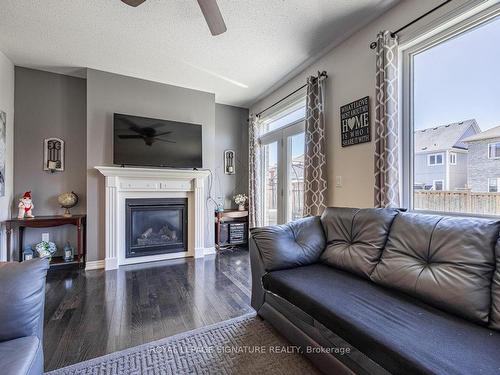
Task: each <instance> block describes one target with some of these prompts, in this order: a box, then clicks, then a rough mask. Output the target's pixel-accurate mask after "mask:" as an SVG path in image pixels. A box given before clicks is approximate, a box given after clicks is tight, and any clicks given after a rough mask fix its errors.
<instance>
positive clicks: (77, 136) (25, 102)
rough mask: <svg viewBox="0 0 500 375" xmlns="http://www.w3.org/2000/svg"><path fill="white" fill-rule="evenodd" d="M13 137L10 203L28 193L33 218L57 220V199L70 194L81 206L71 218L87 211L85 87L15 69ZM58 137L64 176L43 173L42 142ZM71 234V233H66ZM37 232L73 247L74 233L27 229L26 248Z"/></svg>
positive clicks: (56, 76)
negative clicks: (69, 243)
mask: <svg viewBox="0 0 500 375" xmlns="http://www.w3.org/2000/svg"><path fill="white" fill-rule="evenodd" d="M15 111H16V118H15V132H14V168H15V174H14V201H13V207H12V208H13V212H12V214H13V215H17V199H18V198H19V196H20V195H22V194H23V193H24V192H25V191H26V190H31V191H32V195H33V202H34V204H35V209H34V214H35V215H38V216H41V215H55V214H61V213H62V212H63V210H61V208H60V206H59V205H58V203H57V196H58V195H59V194H60V193H62V192H66V191H74V192H75V193H76V194H78V196H79V197H80V203H79V204H78V206H76V207H75V208H73V210H72V211H73V212H74V213H84V212H85V211H86V175H85V167H86V164H85V160H86V84H85V80H84V79H81V78H74V77H69V76H65V75H60V74H54V73H48V72H42V71H39V70H33V69H26V68H20V67H16V69H15ZM48 137H58V138H61V139H63V140H64V141H65V170H64V172H56V173H53V174H51V173H49V172H47V171H44V170H43V140H44V139H45V138H48ZM68 229H70V230H68ZM42 232H50V233H51V239H52V240H54V242H56V244H57V245H59V246H62V245H64V242H65V241H66V240H70V241H71V242H72V244H73V245H76V243H75V241H76V236H75V235H74V227H68V228H66V227H61V228H54V229H49V230H38V229H29V230H27V232H26V243H35V242H38V241H39V240H41V233H42Z"/></svg>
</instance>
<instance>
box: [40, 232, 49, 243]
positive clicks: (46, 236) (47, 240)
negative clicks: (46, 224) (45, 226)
mask: <svg viewBox="0 0 500 375" xmlns="http://www.w3.org/2000/svg"><path fill="white" fill-rule="evenodd" d="M49 240H50V233H42V241H45V242H49Z"/></svg>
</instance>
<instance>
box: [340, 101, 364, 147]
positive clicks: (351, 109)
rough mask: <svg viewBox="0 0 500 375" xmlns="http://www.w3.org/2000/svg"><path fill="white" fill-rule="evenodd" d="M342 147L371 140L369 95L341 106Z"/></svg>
mask: <svg viewBox="0 0 500 375" xmlns="http://www.w3.org/2000/svg"><path fill="white" fill-rule="evenodd" d="M340 127H341V129H340V133H341V137H342V138H341V139H342V147H347V146H352V145H357V144H358V143H365V142H370V141H371V131H370V105H369V100H368V96H367V97H365V98H363V99H359V100H356V101H354V102H352V103H349V104H346V105H343V106H342V107H340Z"/></svg>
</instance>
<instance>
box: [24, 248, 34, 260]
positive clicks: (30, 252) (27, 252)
mask: <svg viewBox="0 0 500 375" xmlns="http://www.w3.org/2000/svg"><path fill="white" fill-rule="evenodd" d="M30 259H33V250H32V249H31V246H29V245H27V246H25V247H24V251H23V260H30Z"/></svg>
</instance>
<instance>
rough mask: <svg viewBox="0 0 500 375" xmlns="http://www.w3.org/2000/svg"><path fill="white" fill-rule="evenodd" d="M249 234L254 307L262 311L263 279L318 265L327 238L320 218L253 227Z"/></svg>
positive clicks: (252, 301) (252, 302)
mask: <svg viewBox="0 0 500 375" xmlns="http://www.w3.org/2000/svg"><path fill="white" fill-rule="evenodd" d="M250 232H251V235H250V241H249V246H250V266H251V271H252V300H251V304H252V307H253V308H254V309H255V310H257V311H259V309H260V307H261V306H262V304H263V303H264V294H265V290H264V287H263V286H262V277H263V276H264V275H265V274H266V273H267V272H271V271H276V270H281V269H286V268H294V267H299V266H305V265H308V264H312V263H316V262H317V261H318V259H319V257H320V255H321V253H322V252H323V250H324V249H325V246H326V244H325V242H326V239H325V234H324V232H323V226H322V225H321V221H320V218H319V217H317V216H315V217H308V218H305V219H300V220H297V221H293V222H291V223H289V224H285V225H275V226H269V227H262V228H253V229H251V231H250Z"/></svg>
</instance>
